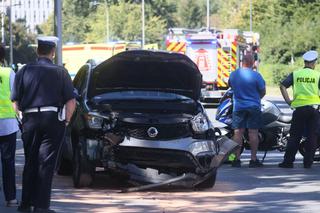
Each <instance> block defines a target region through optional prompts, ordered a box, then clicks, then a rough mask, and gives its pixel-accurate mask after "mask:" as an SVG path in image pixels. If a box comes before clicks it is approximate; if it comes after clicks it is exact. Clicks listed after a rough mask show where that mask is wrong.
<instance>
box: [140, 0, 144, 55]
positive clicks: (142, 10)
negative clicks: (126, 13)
mask: <svg viewBox="0 0 320 213" xmlns="http://www.w3.org/2000/svg"><path fill="white" fill-rule="evenodd" d="M141 3H142V4H141V13H142V15H141V18H142V40H141V49H143V48H144V43H145V32H144V25H145V23H144V0H142V2H141Z"/></svg>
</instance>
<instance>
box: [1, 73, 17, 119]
mask: <svg viewBox="0 0 320 213" xmlns="http://www.w3.org/2000/svg"><path fill="white" fill-rule="evenodd" d="M10 73H11V69H10V68H4V67H0V119H4V118H14V117H15V114H16V113H15V111H14V109H13V107H12V103H11V100H10Z"/></svg>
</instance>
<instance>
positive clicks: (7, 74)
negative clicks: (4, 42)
mask: <svg viewBox="0 0 320 213" xmlns="http://www.w3.org/2000/svg"><path fill="white" fill-rule="evenodd" d="M4 57H5V49H4V47H3V46H0V63H1V67H0V154H1V163H2V179H3V180H2V182H3V189H4V196H5V199H6V202H7V206H17V205H18V202H17V200H16V177H15V176H16V175H15V152H16V135H17V131H18V130H19V128H18V123H17V120H16V118H15V114H16V113H15V111H14V109H13V107H12V103H11V101H10V93H11V88H12V87H13V81H14V76H15V73H14V72H13V70H12V69H11V68H6V67H3V66H4Z"/></svg>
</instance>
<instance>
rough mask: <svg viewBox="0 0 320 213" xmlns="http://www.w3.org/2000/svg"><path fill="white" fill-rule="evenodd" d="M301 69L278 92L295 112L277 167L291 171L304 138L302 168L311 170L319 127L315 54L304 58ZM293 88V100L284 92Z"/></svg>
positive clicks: (319, 84)
mask: <svg viewBox="0 0 320 213" xmlns="http://www.w3.org/2000/svg"><path fill="white" fill-rule="evenodd" d="M303 59H304V64H305V66H304V68H303V69H299V70H296V71H294V72H293V73H291V74H289V75H288V76H287V78H286V79H284V80H283V81H282V82H281V85H280V91H281V93H282V96H283V98H284V100H285V101H286V103H287V104H288V105H289V106H291V107H293V108H295V111H294V112H293V115H292V121H291V128H290V138H289V140H288V144H287V147H286V152H285V155H284V160H283V162H281V163H279V167H282V168H293V162H294V160H295V155H296V153H297V151H298V149H299V143H300V140H301V138H302V136H303V135H304V134H306V136H307V143H306V144H305V150H306V153H305V156H304V159H303V164H304V168H310V167H311V165H312V163H313V158H314V154H315V149H316V143H317V128H318V123H319V118H320V116H319V111H318V110H319V105H320V97H319V90H320V72H318V71H315V70H314V68H315V64H316V61H317V59H318V53H317V52H316V51H314V50H312V51H308V52H306V53H305V54H304V55H303ZM290 86H293V100H291V99H290V97H289V95H288V92H287V88H289V87H290Z"/></svg>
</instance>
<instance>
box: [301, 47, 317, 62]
mask: <svg viewBox="0 0 320 213" xmlns="http://www.w3.org/2000/svg"><path fill="white" fill-rule="evenodd" d="M302 57H303V60H304V61H307V62H312V61H315V60H317V59H318V52H317V51H315V50H310V51H308V52H306V53H305V54H303V56H302Z"/></svg>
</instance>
